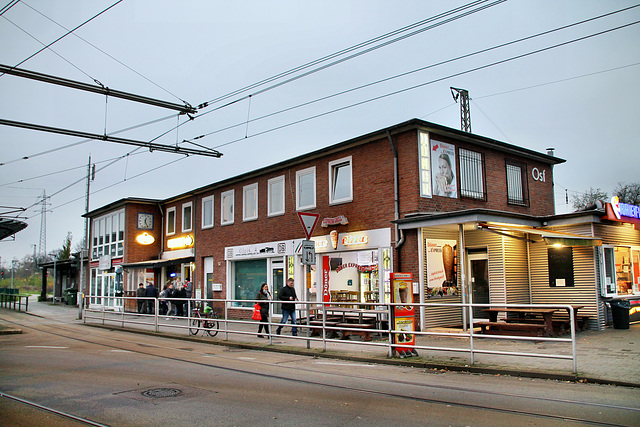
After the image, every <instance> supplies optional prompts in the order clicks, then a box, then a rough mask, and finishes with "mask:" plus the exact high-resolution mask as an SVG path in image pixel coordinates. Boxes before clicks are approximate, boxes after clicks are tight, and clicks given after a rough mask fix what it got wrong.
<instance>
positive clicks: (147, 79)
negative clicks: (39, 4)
mask: <svg viewBox="0 0 640 427" xmlns="http://www.w3.org/2000/svg"><path fill="white" fill-rule="evenodd" d="M22 4H24V5H25V6H27V7H28V8H30V9H31V10H33V11H34V12H36V13H38V14H39V15H41V16H43V17H44V18H46V19H48V20H49V21H51V22H53V23H54V24H56V25H57V26H59V27H60V28H62V29H64V30H67V31H70V30H69V29H68V28H67V27H65V26H64V25H62V24H60V23H59V22H57V21H55V20H53V19H51V17H49V16H47V15H45V14H44V13H42V12H40V11H39V10H38V9H36V8H34V7H33V6H31V5H29V4H27V3H24V2H23V3H22ZM14 25H15V24H14ZM27 34H28V33H27ZM72 34H73V36H74V37H76V38H78V39H80V40H82V41H83V42H85V43H86V44H88V45H89V46H91V47H93V48H94V49H96V50H97V51H99V52H100V53H102V54H104V55H106V56H108V57H109V58H111V59H112V60H114V61H115V62H117V63H118V64H120V65H122V66H123V67H125V68H126V69H128V70H129V71H131V72H133V73H134V74H136V75H138V76H139V77H141V78H143V79H144V80H146V81H147V82H149V83H151V84H152V85H154V86H155V87H157V88H158V89H160V90H162V91H164V92H166V93H167V94H169V95H171V96H173V97H174V98H176V99H178V100H179V101H181V102H183V103H185V104H188V102H187V101H185V100H184V99H182V98H181V97H179V96H178V95H176V94H174V93H173V92H171V91H169V90H168V89H167V88H165V87H163V86H161V85H159V84H158V83H156V82H154V81H153V80H151V79H150V78H148V77H146V76H145V75H143V74H141V73H140V72H138V71H136V70H135V69H133V68H131V67H130V66H128V65H127V64H125V63H124V62H122V61H120V60H119V59H118V58H116V57H114V56H113V55H111V54H109V53H108V52H106V51H104V50H103V49H101V48H99V47H98V46H96V45H95V44H93V43H91V42H90V41H88V40H87V39H85V38H83V37H81V36H80V35H78V34H77V33H75V32H72ZM63 59H64V58H63ZM65 61H66V60H65ZM67 62H69V61H67ZM69 63H70V62H69ZM70 64H71V63H70ZM71 65H72V66H74V67H75V65H73V64H71ZM76 68H77V67H76ZM77 69H78V70H79V68H77ZM80 71H81V72H83V71H82V70H80ZM83 73H84V72H83ZM85 75H87V76H88V74H86V73H85ZM89 77H90V76H89ZM90 78H91V79H92V80H94V81H95V79H93V78H92V77H90Z"/></svg>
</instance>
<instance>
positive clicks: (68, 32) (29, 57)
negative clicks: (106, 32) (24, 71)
mask: <svg viewBox="0 0 640 427" xmlns="http://www.w3.org/2000/svg"><path fill="white" fill-rule="evenodd" d="M122 1H123V0H118V1H116V2H115V3H113V4H112V5H111V6H109V7H107V8H106V9H104V10H102V11H101V12H99V13H97V14H95V15H94V16H92V17H91V18H89V19H87V20H86V21H84V22H83V23H82V24H80V25H78V26H76V27H74V28H73V29H71V30H69V31H67V32H66V33H65V34H63V35H61V36H60V37H58V38H57V39H55V40H54V41H52V42H51V43H49V44H47V45H46V46H44V47H43V48H42V49H40V50H38V51H36V52H34V53H32V54H31V55H29V56H28V57H27V58H25V59H23V60H22V61H20V62H18V63H17V64H16V65H14V67H18V66H20V65H22V64H24V63H25V62H27V61H28V60H30V59H31V58H33V57H34V56H36V55H38V54H39V53H41V52H43V51H45V50H46V49H48V48H49V47H50V46H53V45H54V44H56V43H57V42H59V41H60V40H62V39H63V38H65V37H67V36H68V35H69V34H71V33H73V32H74V31H75V30H77V29H78V28H82V27H83V26H85V25H86V24H88V23H89V22H91V21H93V20H94V19H96V18H97V17H98V16H100V15H102V14H103V13H105V12H107V11H108V10H110V9H112V8H113V7H115V6H116V5H118V4H119V3H122ZM3 75H4V74H0V77H2V76H3Z"/></svg>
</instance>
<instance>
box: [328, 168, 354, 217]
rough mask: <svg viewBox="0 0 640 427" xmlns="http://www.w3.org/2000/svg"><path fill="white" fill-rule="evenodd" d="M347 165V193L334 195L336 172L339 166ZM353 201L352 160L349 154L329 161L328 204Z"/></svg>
mask: <svg viewBox="0 0 640 427" xmlns="http://www.w3.org/2000/svg"><path fill="white" fill-rule="evenodd" d="M347 164H348V166H349V174H348V177H349V195H348V196H346V197H342V198H336V197H335V191H336V189H335V186H336V182H335V180H336V172H337V171H338V168H339V167H341V166H345V165H347ZM349 202H353V161H352V158H351V156H348V157H343V158H342V159H338V160H333V161H331V162H329V204H330V205H338V204H341V203H349Z"/></svg>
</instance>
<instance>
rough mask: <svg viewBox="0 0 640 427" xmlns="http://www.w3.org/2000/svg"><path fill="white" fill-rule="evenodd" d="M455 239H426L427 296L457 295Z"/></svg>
mask: <svg viewBox="0 0 640 427" xmlns="http://www.w3.org/2000/svg"><path fill="white" fill-rule="evenodd" d="M456 243H457V242H456V241H455V240H433V239H430V240H427V241H426V258H427V293H426V295H425V296H426V297H427V298H438V297H446V296H454V295H458V286H457V277H456V258H457V257H456Z"/></svg>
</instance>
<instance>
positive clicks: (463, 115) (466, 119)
mask: <svg viewBox="0 0 640 427" xmlns="http://www.w3.org/2000/svg"><path fill="white" fill-rule="evenodd" d="M451 95H453V99H454V100H455V101H456V102H458V98H459V99H460V129H462V130H463V131H465V132H469V133H471V111H470V110H469V91H468V90H466V89H458V88H455V87H452V88H451Z"/></svg>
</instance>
